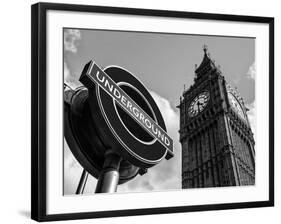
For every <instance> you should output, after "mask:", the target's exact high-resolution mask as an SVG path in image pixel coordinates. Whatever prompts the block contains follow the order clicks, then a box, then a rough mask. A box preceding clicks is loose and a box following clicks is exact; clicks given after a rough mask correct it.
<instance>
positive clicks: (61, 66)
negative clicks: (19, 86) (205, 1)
mask: <svg viewBox="0 0 281 224" xmlns="http://www.w3.org/2000/svg"><path fill="white" fill-rule="evenodd" d="M31 52H32V200H31V201H32V208H31V211H32V212H31V216H32V219H35V220H37V221H52V220H66V219H82V218H97V217H113V216H130V215H145V214H159V213H175V212H190V211H204V210H218V209H232V208H251V207H263V206H273V205H274V152H273V150H274V145H273V144H274V126H273V124H274V95H273V94H274V89H273V88H274V85H273V81H274V19H273V18H269V17H252V16H240V15H239V16H238V15H222V14H206V13H194V12H180V11H162V10H148V9H133V8H115V7H101V6H87V5H68V4H53V3H38V4H35V5H33V6H32V49H31Z"/></svg>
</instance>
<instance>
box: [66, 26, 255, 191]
mask: <svg viewBox="0 0 281 224" xmlns="http://www.w3.org/2000/svg"><path fill="white" fill-rule="evenodd" d="M204 44H206V45H207V46H208V52H209V53H210V56H211V58H212V59H213V60H215V63H216V64H217V65H220V67H221V70H222V73H223V75H224V76H225V78H226V80H227V81H228V82H229V83H230V84H231V85H232V86H233V87H237V88H238V91H239V92H240V95H241V96H242V97H243V98H244V101H245V103H246V105H247V107H248V108H249V109H250V111H249V112H248V116H249V119H250V122H251V126H252V128H253V132H254V133H255V129H256V125H255V123H256V122H255V40H254V39H251V38H237V37H217V36H199V35H186V34H184V35H183V34H181V35H178V34H177V35H175V34H152V33H142V32H120V31H101V30H73V29H65V30H64V79H65V82H66V83H68V84H69V85H71V86H72V87H77V86H80V85H81V83H79V81H78V79H79V77H80V75H81V71H82V69H83V67H84V65H85V64H86V63H87V62H88V61H90V60H94V61H95V62H96V63H97V64H98V65H99V66H101V67H106V66H109V65H118V66H121V67H124V68H125V69H127V70H129V71H131V72H132V73H133V74H134V75H135V76H137V77H138V79H140V80H141V81H142V82H143V83H144V85H145V86H146V87H147V88H148V89H149V90H150V92H151V94H152V96H153V97H154V99H155V101H156V103H157V104H158V107H159V108H160V111H161V112H162V115H163V117H164V120H165V123H166V126H167V129H168V134H169V135H170V136H171V137H172V138H173V140H174V145H175V146H174V150H175V157H174V158H173V159H171V160H169V161H166V160H163V161H162V162H161V163H160V164H158V165H156V166H155V167H153V168H151V169H149V171H148V173H147V174H145V175H144V176H138V177H136V178H135V179H134V180H132V181H130V182H129V183H125V184H123V185H120V186H119V187H118V192H135V191H141V192H143V191H151V190H168V189H169V190H173V189H181V152H180V150H181V147H180V144H179V142H178V140H179V136H178V130H179V113H178V109H177V108H176V105H178V104H179V97H180V96H181V94H182V92H183V86H184V85H185V86H186V88H188V87H189V86H190V85H191V84H192V83H193V79H194V68H195V64H198V65H199V64H200V63H201V61H202V58H203V50H202V48H203V45H204ZM64 152H65V161H64V168H65V169H64V172H65V173H64V177H65V179H64V191H65V194H73V193H74V192H75V190H76V187H77V184H78V181H79V177H80V174H81V172H82V168H81V166H80V165H79V164H78V163H77V162H76V160H75V158H74V157H73V156H72V154H71V152H70V151H69V148H68V146H67V144H65V149H64ZM95 185H96V180H95V179H94V178H92V177H91V178H89V181H88V183H87V185H86V189H85V192H86V193H94V190H95Z"/></svg>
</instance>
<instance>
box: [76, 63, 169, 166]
mask: <svg viewBox="0 0 281 224" xmlns="http://www.w3.org/2000/svg"><path fill="white" fill-rule="evenodd" d="M80 81H81V82H82V83H83V84H84V85H85V86H86V87H87V88H88V94H89V96H88V104H89V107H90V111H91V116H92V118H93V120H94V121H95V124H98V125H96V127H95V128H96V129H97V133H99V137H100V139H101V142H103V143H104V147H105V148H106V149H108V150H113V151H115V152H117V153H118V154H120V155H121V156H122V158H124V159H126V160H128V161H130V162H131V163H132V164H133V165H135V166H138V167H151V166H153V165H155V164H157V163H159V162H160V161H161V160H162V159H163V158H166V159H169V158H171V157H173V140H172V139H171V138H170V137H169V136H168V134H167V132H166V127H165V123H164V120H163V117H162V115H161V112H160V110H159V108H158V107H157V105H156V103H155V101H154V100H153V98H152V96H151V95H150V93H149V91H148V90H147V89H146V88H145V87H144V85H143V84H142V83H141V82H140V81H139V80H138V79H137V78H136V77H135V76H133V75H132V74H131V73H130V72H128V71H127V70H125V69H123V68H121V67H117V66H109V67H107V68H105V69H104V70H102V69H101V68H100V67H99V66H98V65H97V64H96V63H94V62H93V61H90V62H89V63H88V64H86V66H85V67H84V69H83V72H82V75H81V77H80Z"/></svg>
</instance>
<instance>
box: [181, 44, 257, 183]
mask: <svg viewBox="0 0 281 224" xmlns="http://www.w3.org/2000/svg"><path fill="white" fill-rule="evenodd" d="M202 91H208V92H209V93H210V99H209V101H208V104H207V106H206V108H204V110H203V111H202V112H200V113H199V114H197V115H196V116H194V117H190V116H189V115H188V112H187V110H188V107H189V105H190V103H191V101H192V100H193V99H194V98H195V97H196V96H197V95H198V94H200V93H201V92H202ZM228 92H231V93H232V94H233V95H234V96H235V97H236V98H237V99H238V102H239V104H240V105H241V108H242V110H243V114H244V116H245V117H244V118H243V119H242V117H241V116H239V114H238V113H237V111H235V109H234V108H233V106H232V105H231V103H230V100H229V97H228ZM178 108H179V110H180V130H179V132H180V143H181V145H182V188H198V187H220V186H238V185H254V184H255V151H254V144H255V143H254V138H253V133H252V131H251V128H250V123H249V120H248V118H247V114H246V111H247V108H246V107H245V105H244V102H243V99H242V98H241V97H240V96H239V94H238V92H237V90H236V89H232V88H231V87H230V86H229V85H228V84H227V83H226V81H225V79H224V77H223V75H222V74H221V71H220V70H219V68H218V67H217V66H216V65H215V64H214V62H213V61H212V60H211V59H210V57H209V56H208V54H207V49H206V48H204V58H203V61H202V62H201V64H200V66H199V67H198V68H197V69H196V70H195V79H194V84H193V85H192V86H191V87H190V88H189V89H188V90H186V91H184V92H183V95H182V97H181V98H180V105H179V106H178Z"/></svg>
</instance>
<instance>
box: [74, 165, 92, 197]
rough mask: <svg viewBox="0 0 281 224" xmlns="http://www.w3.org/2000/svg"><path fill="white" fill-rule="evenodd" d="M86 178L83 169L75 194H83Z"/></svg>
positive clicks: (87, 174)
mask: <svg viewBox="0 0 281 224" xmlns="http://www.w3.org/2000/svg"><path fill="white" fill-rule="evenodd" d="M88 176H89V173H88V172H87V171H86V170H85V169H83V172H82V174H81V177H80V181H79V184H78V187H77V190H76V193H75V194H83V192H84V189H85V186H86V183H87V180H88Z"/></svg>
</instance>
